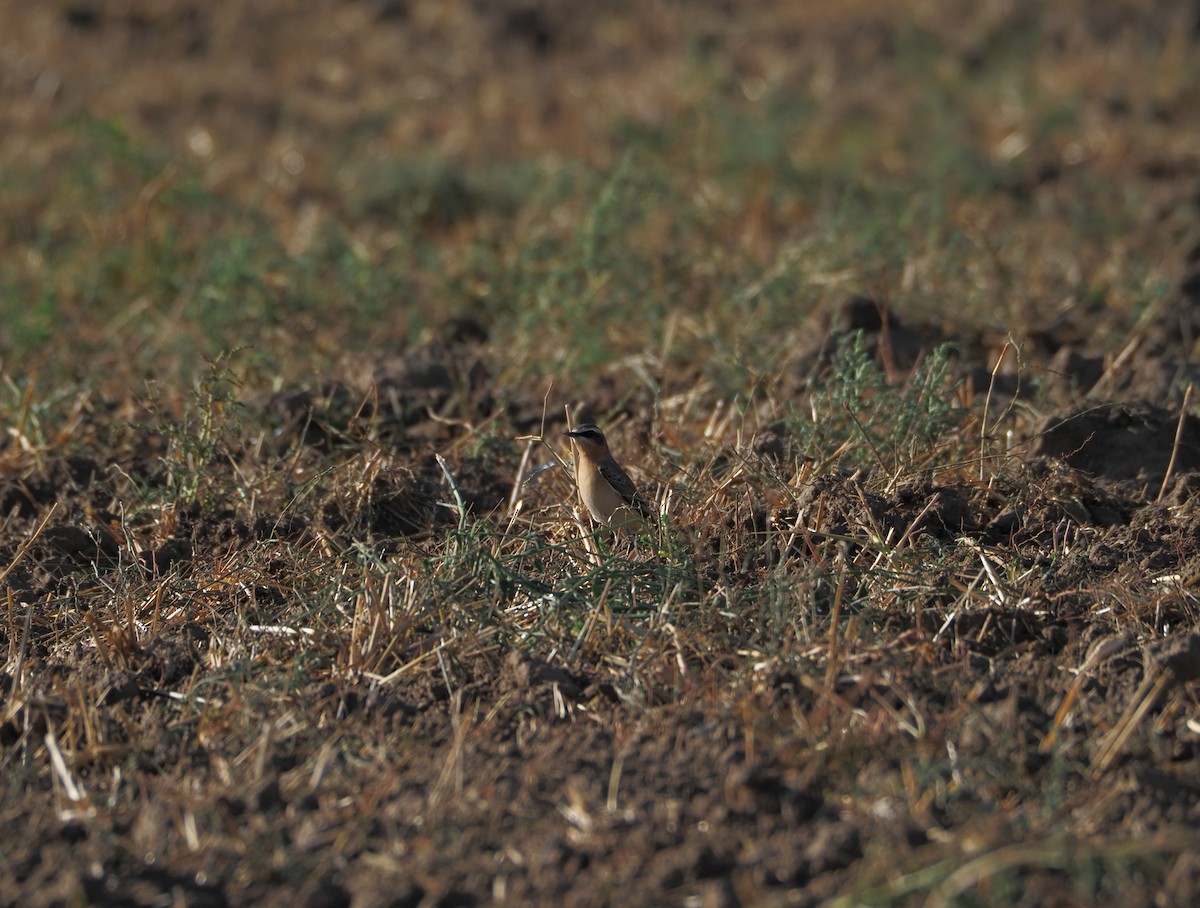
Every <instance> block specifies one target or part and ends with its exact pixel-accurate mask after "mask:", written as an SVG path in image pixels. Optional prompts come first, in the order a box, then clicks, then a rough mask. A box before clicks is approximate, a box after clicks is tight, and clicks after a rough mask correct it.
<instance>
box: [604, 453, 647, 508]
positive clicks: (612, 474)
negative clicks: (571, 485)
mask: <svg viewBox="0 0 1200 908" xmlns="http://www.w3.org/2000/svg"><path fill="white" fill-rule="evenodd" d="M599 470H600V475H601V476H603V477H604V481H605V482H607V483H608V484H609V485H610V486H612V487H613V491H614V492H616V493H617V494H618V495H620V496H621V500H622V501H623V502H625V505H626V507H629V508H632V509H633V510H635V511H637V512H638V513H639V514H641V515H642V516H643V517H646V518H648V519H650V520H653V519H654V516H655V515H654V509H653V508H652V507H650V502H648V501H647V500H646V498H645V496H643V495H642V493H641V492H639V491H638V489H637V486H635V485H634V484H633V480H632V479H630V478H629V475H628V474H627V473H626V472H625V471H624V470H622V469H621V465H620V464H619V463H617V462H616V461H615V460H609V461H606V462H605V463H601V464H599Z"/></svg>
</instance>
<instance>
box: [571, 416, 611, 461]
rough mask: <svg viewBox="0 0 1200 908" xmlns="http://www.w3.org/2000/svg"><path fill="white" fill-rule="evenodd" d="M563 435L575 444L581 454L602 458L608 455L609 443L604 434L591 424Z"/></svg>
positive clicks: (578, 427)
mask: <svg viewBox="0 0 1200 908" xmlns="http://www.w3.org/2000/svg"><path fill="white" fill-rule="evenodd" d="M563 434H564V435H566V436H567V437H568V438H569V439H571V441H573V442H574V443H575V446H576V447H577V448H578V449H579V451H580V453H582V454H584V455H586V456H588V457H592V458H600V457H603V456H604V455H606V454H607V453H608V442H607V441H606V440H605V438H604V433H603V432H601V431H600V430H599V429H598V428H597V427H596V426H594V425H592V424H591V423H584V424H583V425H581V426H576V427H575V428H574V429H571V430H569V431H567V432H564V433H563Z"/></svg>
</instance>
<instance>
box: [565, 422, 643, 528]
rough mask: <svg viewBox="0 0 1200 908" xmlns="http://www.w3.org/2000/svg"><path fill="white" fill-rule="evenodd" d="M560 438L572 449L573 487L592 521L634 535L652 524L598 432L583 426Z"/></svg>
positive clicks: (637, 495)
mask: <svg viewBox="0 0 1200 908" xmlns="http://www.w3.org/2000/svg"><path fill="white" fill-rule="evenodd" d="M563 434H564V435H566V436H567V437H568V438H570V439H571V445H572V447H573V448H574V449H575V484H576V485H577V486H578V488H579V498H580V500H581V501H583V503H584V505H585V506H586V507H587V509H588V512H589V513H590V514H591V515H592V519H593V520H595V521H596V522H597V523H602V524H604V525H605V526H610V527H616V528H619V529H621V530H629V531H634V532H636V531H638V530H640V529H644V528H645V526H646V524H645V521H651V522H653V521H654V520H655V514H654V509H653V508H652V507H651V506H650V502H648V501H647V500H646V499H645V497H644V496H643V495H642V493H641V492H639V491H638V489H637V486H635V485H634V484H633V480H632V479H630V478H629V474H627V473H626V472H625V470H624V469H623V468H622V467H621V465H620V464H619V463H617V461H616V459H615V458H614V457H613V456H612V451H610V450H609V447H608V441H607V440H606V439H605V437H604V433H603V432H601V431H600V429H598V428H597V427H596V426H594V425H592V424H591V423H586V424H584V425H581V426H576V427H575V428H574V429H569V430H567V431H566V432H564V433H563Z"/></svg>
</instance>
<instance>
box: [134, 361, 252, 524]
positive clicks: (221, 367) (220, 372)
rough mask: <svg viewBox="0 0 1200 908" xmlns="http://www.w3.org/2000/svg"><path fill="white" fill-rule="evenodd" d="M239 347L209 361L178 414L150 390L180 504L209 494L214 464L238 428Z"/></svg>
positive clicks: (168, 479)
mask: <svg viewBox="0 0 1200 908" xmlns="http://www.w3.org/2000/svg"><path fill="white" fill-rule="evenodd" d="M237 352H238V351H236V350H233V351H229V352H227V353H222V354H220V355H219V356H217V357H216V358H215V359H212V360H208V361H207V362H208V365H207V368H206V369H205V370H204V372H202V373H201V375H200V377H199V378H198V380H197V382H196V387H195V389H194V390H193V391H192V394H191V396H190V401H189V402H188V403H187V404H185V406H184V408H183V413H182V416H181V417H180V418H179V419H172V418H171V417H170V416H169V415H167V414H166V413H165V412H164V411H163V408H162V406H161V402H160V401H159V400H158V399H157V397H156V395H155V394H154V393H153V392H152V394H151V399H150V409H151V411H152V412H154V413H155V415H156V416H158V417H159V419H160V420H161V422H162V425H163V427H164V428H163V429H162V432H163V434H164V436H165V438H166V442H167V444H166V450H165V451H163V454H162V461H163V467H164V468H165V472H166V486H167V488H168V489H169V490H170V491H171V493H172V497H173V499H174V501H175V502H176V503H177V504H191V503H192V502H196V501H199V500H201V499H202V498H203V497H204V493H205V492H206V491H207V490H208V483H209V482H210V475H209V467H210V466H211V465H212V464H213V463H214V462H215V461H217V460H218V459H219V458H220V457H221V456H222V454H223V453H224V451H225V447H224V446H225V439H226V438H227V436H228V435H229V434H230V433H231V432H234V431H235V430H236V427H237V422H238V420H237V412H238V410H239V408H240V407H241V403H240V402H239V401H238V400H237V398H236V397H235V396H234V392H235V390H236V389H237V388H238V387H239V379H238V377H237V375H236V374H235V373H234V372H233V370H232V368H231V367H230V360H231V359H232V358H233V356H234V355H235V354H236V353H237ZM143 428H145V427H143Z"/></svg>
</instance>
